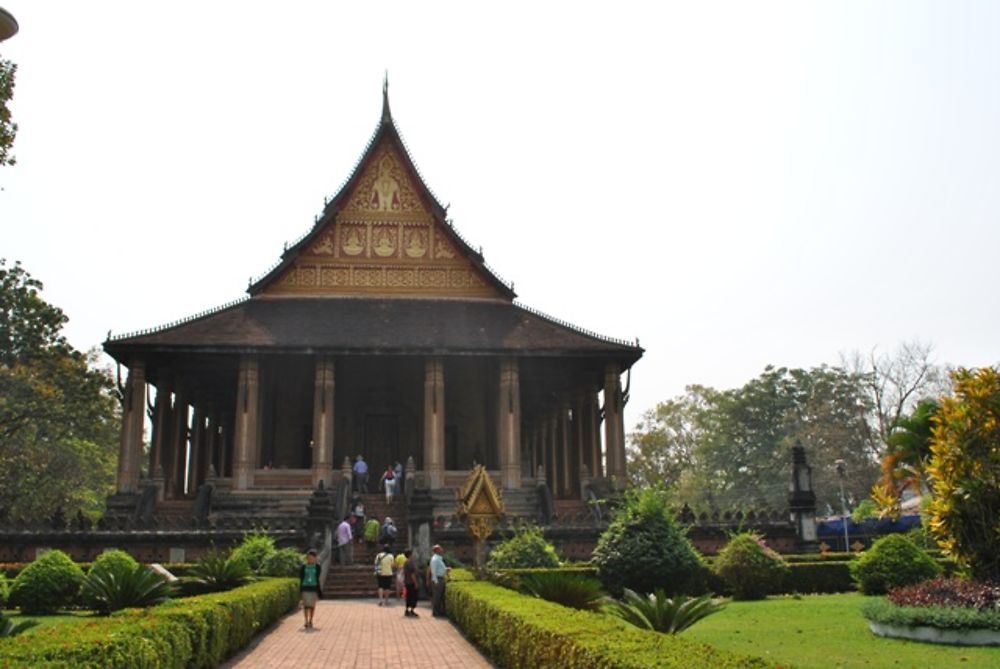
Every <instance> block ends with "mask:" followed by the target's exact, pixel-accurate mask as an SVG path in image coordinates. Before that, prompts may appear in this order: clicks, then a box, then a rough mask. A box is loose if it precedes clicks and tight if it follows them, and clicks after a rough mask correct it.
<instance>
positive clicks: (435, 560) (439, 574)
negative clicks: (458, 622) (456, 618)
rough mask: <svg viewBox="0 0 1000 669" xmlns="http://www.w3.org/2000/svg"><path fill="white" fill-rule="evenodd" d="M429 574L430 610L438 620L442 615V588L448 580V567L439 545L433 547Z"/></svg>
mask: <svg viewBox="0 0 1000 669" xmlns="http://www.w3.org/2000/svg"><path fill="white" fill-rule="evenodd" d="M428 571H430V574H431V609H432V613H433V614H434V617H435V618H440V617H442V616H444V615H445V613H444V588H445V582H446V581H447V579H448V565H446V564H445V563H444V550H443V549H442V548H441V545H440V544H435V545H434V555H433V556H432V557H431V564H430V567H428Z"/></svg>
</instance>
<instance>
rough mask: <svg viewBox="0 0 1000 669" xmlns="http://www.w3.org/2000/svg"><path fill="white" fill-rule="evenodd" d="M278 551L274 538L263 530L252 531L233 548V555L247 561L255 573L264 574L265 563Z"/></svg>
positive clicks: (237, 558)
mask: <svg viewBox="0 0 1000 669" xmlns="http://www.w3.org/2000/svg"><path fill="white" fill-rule="evenodd" d="M277 552H278V548H277V547H276V546H275V545H274V539H273V538H271V537H269V536H267V535H266V534H264V533H263V532H251V533H249V534H247V535H245V536H244V537H243V541H242V542H240V545H239V546H237V547H236V548H234V549H233V552H232V557H233V558H234V559H236V560H242V561H243V562H245V563H246V564H247V566H248V567H250V571H252V572H253V573H255V574H263V573H264V563H265V562H267V559H268V558H270V557H271V556H272V555H274V554H275V553H277Z"/></svg>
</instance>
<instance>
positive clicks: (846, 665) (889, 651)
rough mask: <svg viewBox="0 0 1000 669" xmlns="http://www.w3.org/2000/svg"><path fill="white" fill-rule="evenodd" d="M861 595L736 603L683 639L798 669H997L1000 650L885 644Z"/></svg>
mask: <svg viewBox="0 0 1000 669" xmlns="http://www.w3.org/2000/svg"><path fill="white" fill-rule="evenodd" d="M864 600H865V597H863V596H862V595H859V594H857V593H845V594H838V595H806V596H804V597H801V598H796V597H776V598H772V599H768V600H765V601H760V602H731V603H729V604H728V605H727V606H726V608H725V609H724V610H723V611H721V612H720V613H717V614H715V615H713V616H710V617H708V618H706V619H705V620H702V621H701V622H699V623H698V624H697V625H695V626H694V627H692V628H690V629H689V630H687V631H685V632H684V633H683V634H682V635H681V636H683V637H684V638H685V639H689V640H691V641H701V642H704V643H709V644H711V645H713V646H715V647H716V648H719V649H722V650H729V651H734V652H737V653H745V654H753V655H758V656H760V657H764V658H766V659H768V660H771V661H773V662H775V663H776V664H777V665H778V666H783V665H785V664H787V665H790V666H792V667H796V668H797V669H880V668H882V667H887V668H888V667H891V668H892V669H937V668H938V667H942V668H943V667H962V668H963V669H995V668H996V667H1000V647H997V648H967V647H961V646H940V645H936V644H927V643H918V642H915V641H903V640H900V639H885V638H882V637H877V636H875V635H874V634H872V633H871V631H869V629H868V622H867V621H866V620H865V619H864V618H863V617H862V616H861V603H862V602H863V601H864Z"/></svg>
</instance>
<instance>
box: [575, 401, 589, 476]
mask: <svg viewBox="0 0 1000 669" xmlns="http://www.w3.org/2000/svg"><path fill="white" fill-rule="evenodd" d="M586 425H587V414H586V396H585V395H584V394H583V393H582V392H577V393H576V394H574V395H573V456H574V460H575V461H576V472H577V476H576V485H574V486H573V488H574V490H576V491H579V489H580V485H579V482H580V475H581V474H582V473H583V468H584V466H586V468H587V472H588V473H590V472H593V471H594V468H593V467H591V466H590V462H589V461H590V453H589V451H588V450H587V448H586V431H587V428H586Z"/></svg>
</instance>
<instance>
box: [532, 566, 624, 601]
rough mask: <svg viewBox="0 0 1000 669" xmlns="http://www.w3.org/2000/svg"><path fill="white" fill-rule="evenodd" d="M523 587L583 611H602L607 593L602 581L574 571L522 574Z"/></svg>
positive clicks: (534, 593)
mask: <svg viewBox="0 0 1000 669" xmlns="http://www.w3.org/2000/svg"><path fill="white" fill-rule="evenodd" d="M520 582H521V589H522V590H523V591H524V592H526V593H527V594H529V595H532V596H534V597H539V598H541V599H544V600H545V601H548V602H555V603H556V604H561V605H563V606H568V607H569V608H571V609H580V610H581V611H600V610H601V609H603V608H604V606H605V604H606V602H607V597H608V596H607V594H606V593H605V592H604V589H603V588H602V587H601V583H600V581H597V580H595V579H593V578H590V577H588V576H581V575H580V574H574V573H572V572H561V571H548V572H535V573H532V574H522V575H521V577H520Z"/></svg>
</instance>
